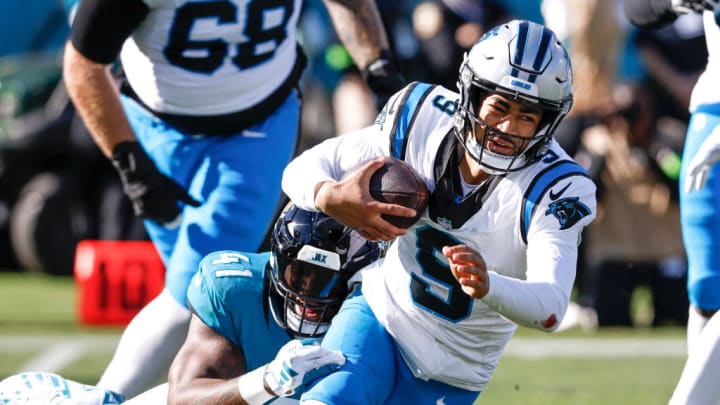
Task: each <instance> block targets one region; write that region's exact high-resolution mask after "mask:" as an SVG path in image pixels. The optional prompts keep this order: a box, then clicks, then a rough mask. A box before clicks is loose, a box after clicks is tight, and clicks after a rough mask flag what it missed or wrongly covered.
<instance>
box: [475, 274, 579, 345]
mask: <svg viewBox="0 0 720 405" xmlns="http://www.w3.org/2000/svg"><path fill="white" fill-rule="evenodd" d="M488 276H489V277H490V291H489V292H488V294H487V295H486V296H485V297H484V298H483V299H482V301H483V302H484V303H485V304H487V305H488V306H489V307H490V308H492V309H494V310H496V311H497V312H498V313H500V314H501V315H502V316H504V317H505V318H507V319H509V320H511V321H513V322H515V323H516V324H518V325H521V326H525V327H527V328H532V329H538V330H541V331H544V332H551V331H553V330H555V329H556V328H557V327H558V326H559V325H560V321H561V320H562V317H563V315H564V314H565V311H566V310H567V306H568V303H569V295H568V294H566V293H565V292H564V291H563V289H562V288H560V287H559V286H558V285H555V284H553V283H550V282H528V281H525V280H518V279H514V278H510V277H505V276H502V275H499V274H496V273H488Z"/></svg>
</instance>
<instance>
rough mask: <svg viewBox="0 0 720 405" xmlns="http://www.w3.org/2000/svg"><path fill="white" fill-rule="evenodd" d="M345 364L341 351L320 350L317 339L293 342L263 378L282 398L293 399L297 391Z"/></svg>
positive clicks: (272, 363)
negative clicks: (290, 397) (289, 397)
mask: <svg viewBox="0 0 720 405" xmlns="http://www.w3.org/2000/svg"><path fill="white" fill-rule="evenodd" d="M343 364H345V356H343V354H342V353H340V352H339V351H337V350H327V349H324V348H322V347H320V343H319V342H318V340H317V339H303V340H297V339H295V340H292V341H290V342H288V343H286V344H285V346H283V347H282V348H281V349H280V351H279V352H278V354H277V356H276V357H275V360H273V361H271V362H270V363H269V364H268V365H267V368H266V369H265V373H264V376H263V379H264V382H265V385H266V387H267V388H268V389H270V390H271V391H272V392H274V393H275V394H276V395H277V396H279V397H286V396H290V395H293V394H294V393H295V389H296V388H298V387H300V386H301V385H304V384H307V383H309V382H311V381H313V380H314V379H316V378H318V377H322V376H324V375H326V374H329V373H330V372H332V371H333V370H335V369H337V368H338V367H340V366H342V365H343Z"/></svg>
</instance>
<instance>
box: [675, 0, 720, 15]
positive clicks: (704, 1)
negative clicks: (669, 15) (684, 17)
mask: <svg viewBox="0 0 720 405" xmlns="http://www.w3.org/2000/svg"><path fill="white" fill-rule="evenodd" d="M670 3H671V4H672V8H673V10H674V11H675V12H676V13H702V12H703V11H704V10H713V9H714V8H715V6H716V5H717V4H718V0H671V1H670Z"/></svg>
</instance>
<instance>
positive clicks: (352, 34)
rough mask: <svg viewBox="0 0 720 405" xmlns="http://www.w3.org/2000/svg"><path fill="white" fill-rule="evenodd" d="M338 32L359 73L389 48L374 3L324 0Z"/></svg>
mask: <svg viewBox="0 0 720 405" xmlns="http://www.w3.org/2000/svg"><path fill="white" fill-rule="evenodd" d="M324 3H325V6H326V7H327V10H328V13H329V14H330V18H331V19H332V22H333V25H334V26H335V31H336V32H337V34H338V37H339V38H340V40H341V41H342V43H343V45H345V48H346V49H347V50H348V52H349V53H350V56H352V58H353V61H354V62H355V64H356V65H357V67H358V68H360V70H364V69H365V68H367V67H368V66H369V65H370V64H371V63H372V62H374V61H376V60H377V59H379V58H380V57H381V56H382V55H381V52H382V51H383V50H388V49H389V44H388V39H387V35H386V34H385V28H384V27H383V24H382V20H381V19H380V13H379V12H378V9H377V5H376V4H375V2H374V1H372V0H324Z"/></svg>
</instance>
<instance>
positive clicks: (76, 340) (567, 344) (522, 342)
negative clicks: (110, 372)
mask: <svg viewBox="0 0 720 405" xmlns="http://www.w3.org/2000/svg"><path fill="white" fill-rule="evenodd" d="M119 338H120V336H119V335H118V336H112V335H109V336H41V335H25V336H0V357H2V353H3V352H5V353H17V352H35V351H38V352H39V353H38V354H37V355H36V356H34V357H33V358H32V359H30V360H29V361H28V362H27V363H25V364H24V365H23V366H22V367H21V370H18V372H21V371H28V370H43V371H51V372H53V371H54V372H57V371H60V370H62V369H63V368H64V367H66V366H67V365H69V364H70V363H72V362H73V361H75V360H77V359H78V358H80V357H81V356H83V355H84V354H86V353H90V352H112V351H113V350H114V349H115V346H116V345H117V341H118V339H119ZM504 355H505V356H511V357H520V358H544V357H586V358H590V357H638V356H644V357H685V356H686V355H687V350H686V346H685V339H682V338H657V339H655V338H653V339H646V338H602V339H601V338H560V337H557V338H553V337H543V338H527V337H515V338H513V339H512V340H510V343H509V344H508V347H507V349H506V350H505V354H504Z"/></svg>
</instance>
